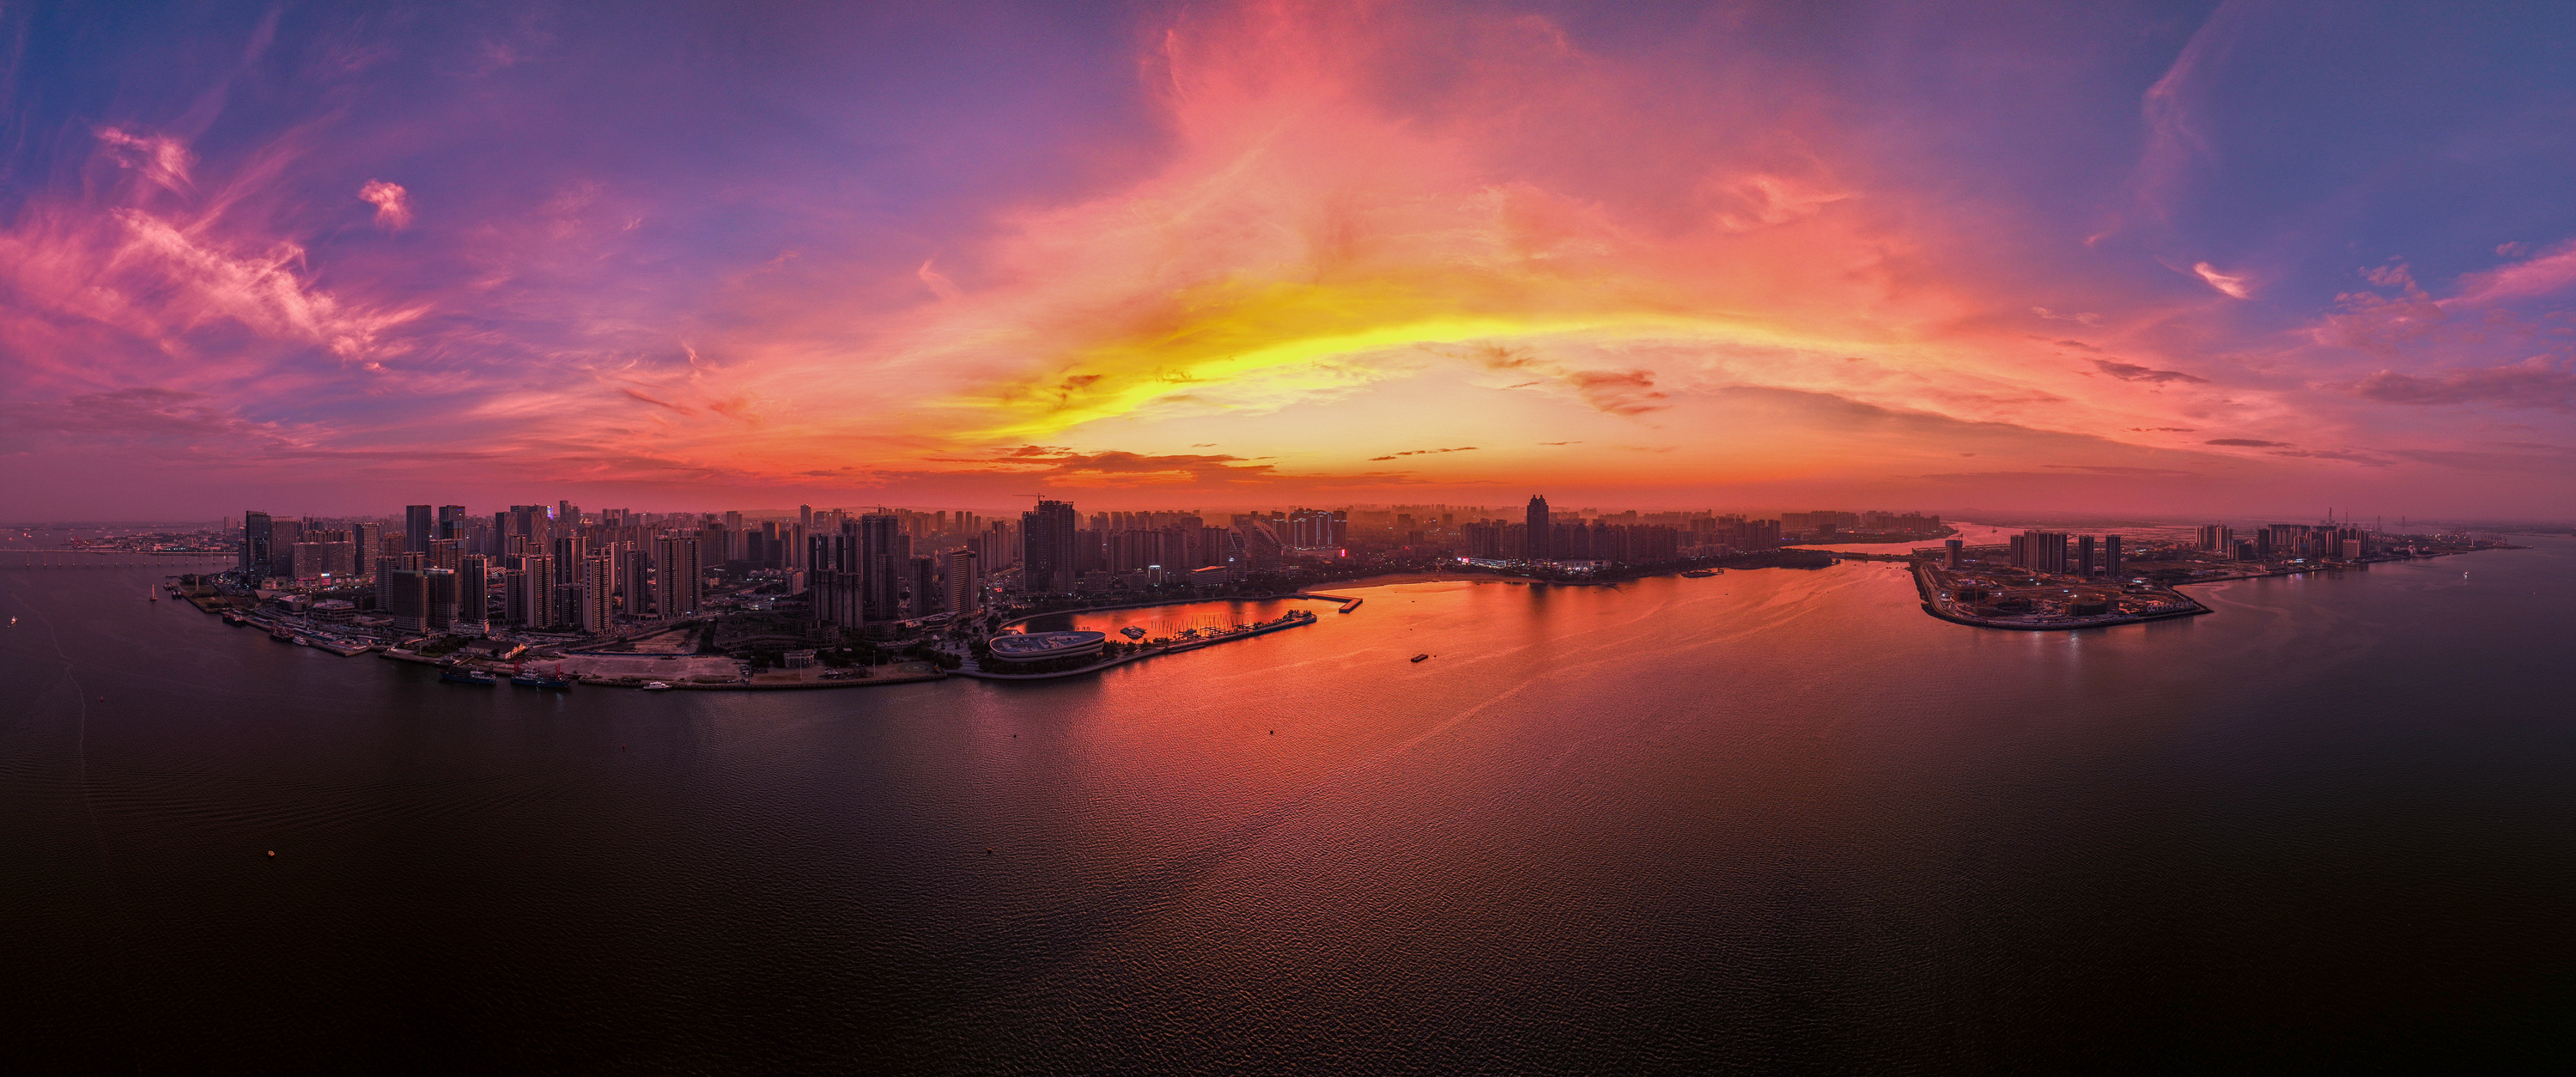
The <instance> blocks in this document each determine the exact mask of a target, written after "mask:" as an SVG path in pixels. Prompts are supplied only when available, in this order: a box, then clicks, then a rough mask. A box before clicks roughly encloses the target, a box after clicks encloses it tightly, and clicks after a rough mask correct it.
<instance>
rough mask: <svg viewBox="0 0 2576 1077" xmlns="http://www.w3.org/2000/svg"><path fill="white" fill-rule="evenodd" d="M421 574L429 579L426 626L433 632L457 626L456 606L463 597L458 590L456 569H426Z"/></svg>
mask: <svg viewBox="0 0 2576 1077" xmlns="http://www.w3.org/2000/svg"><path fill="white" fill-rule="evenodd" d="M421 575H422V576H424V577H427V578H428V581H429V605H428V606H427V607H426V621H425V624H424V627H426V628H428V629H429V630H430V631H432V632H445V631H447V630H449V629H452V628H455V627H456V606H457V602H458V599H459V598H460V597H461V596H459V595H458V594H457V591H456V570H454V569H446V568H433V569H425V570H423V571H422V572H421Z"/></svg>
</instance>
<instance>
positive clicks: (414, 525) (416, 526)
mask: <svg viewBox="0 0 2576 1077" xmlns="http://www.w3.org/2000/svg"><path fill="white" fill-rule="evenodd" d="M433 521H434V518H433V517H431V516H430V511H429V506H427V505H405V506H403V552H405V553H428V552H429V540H430V539H433V538H436V537H437V536H436V535H433V534H431V533H430V532H431V531H432V529H433Z"/></svg>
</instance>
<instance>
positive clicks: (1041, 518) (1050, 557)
mask: <svg viewBox="0 0 2576 1077" xmlns="http://www.w3.org/2000/svg"><path fill="white" fill-rule="evenodd" d="M1076 522H1077V521H1076V518H1075V516H1074V512H1073V503H1072V502H1070V501H1040V502H1038V504H1037V507H1036V508H1034V509H1031V510H1029V511H1027V512H1024V513H1021V514H1020V589H1021V590H1024V591H1037V592H1048V591H1070V590H1072V589H1073V574H1074V538H1073V533H1074V530H1075V526H1076Z"/></svg>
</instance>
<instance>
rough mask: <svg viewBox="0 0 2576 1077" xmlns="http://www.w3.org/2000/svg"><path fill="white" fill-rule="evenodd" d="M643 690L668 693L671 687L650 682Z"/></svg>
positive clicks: (657, 682) (658, 682)
mask: <svg viewBox="0 0 2576 1077" xmlns="http://www.w3.org/2000/svg"><path fill="white" fill-rule="evenodd" d="M644 690H645V691H647V692H668V691H670V690H671V686H670V685H667V684H664V683H662V682H660V681H652V682H649V683H647V684H645V685H644Z"/></svg>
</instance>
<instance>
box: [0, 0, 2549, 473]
mask: <svg viewBox="0 0 2576 1077" xmlns="http://www.w3.org/2000/svg"><path fill="white" fill-rule="evenodd" d="M885 7H886V9H885V10H874V9H869V8H862V7H860V6H857V5H816V6H809V7H793V8H790V7H772V8H760V9H746V8H745V6H743V5H705V6H657V5H583V6H574V7H550V6H544V5H503V6H490V7H466V6H458V5H420V6H387V5H365V4H333V5H304V6H295V7H266V8H264V7H258V6H253V5H248V4H204V5H167V6H143V5H71V4H61V5H37V6H13V7H9V8H6V9H0V108H5V110H6V112H5V123H0V380H5V384H6V387H7V393H6V400H5V408H6V410H5V412H0V453H6V454H7V457H8V462H7V470H8V473H9V475H10V476H11V478H10V482H9V484H8V485H9V491H10V495H11V496H10V497H9V501H10V503H11V504H10V506H9V511H8V512H7V514H6V515H7V516H9V517H12V518H17V519H26V520H37V519H54V518H79V517H87V518H102V517H112V518H139V517H147V516H159V517H179V516H213V515H216V514H220V513H225V512H237V511H239V509H240V508H242V507H244V506H258V507H264V508H268V509H270V510H272V511H277V512H289V513H292V512H308V513H341V512H359V511H381V510H383V509H384V508H385V507H386V506H390V505H397V504H401V503H407V502H410V503H416V502H424V501H430V502H438V503H448V502H462V503H465V504H467V505H469V506H474V507H477V508H483V507H489V506H493V505H497V504H502V503H509V502H528V501H540V502H551V501H552V500H554V499H555V498H558V497H570V498H573V499H575V500H578V501H581V502H583V503H585V504H594V505H599V504H607V505H632V506H634V507H637V508H647V509H716V508H726V507H751V508H758V507H773V506H784V505H793V504H797V503H800V502H802V503H810V504H815V505H863V504H880V503H882V504H895V505H913V506H921V507H963V508H976V509H983V510H988V511H989V510H998V509H1002V508H1006V507H1009V506H1011V505H1014V504H1017V503H1019V501H1020V498H1019V497H1018V495H1022V494H1026V493H1032V492H1039V491H1047V492H1052V493H1055V494H1059V495H1063V496H1070V497H1074V498H1075V499H1077V500H1078V501H1081V502H1084V503H1086V504H1089V505H1095V506H1099V507H1136V508H1145V507H1208V508H1219V507H1235V506H1258V507H1272V506H1287V505H1291V504H1347V503H1372V502H1374V503H1383V502H1398V501H1401V502H1434V501H1438V502H1453V503H1497V504H1500V503H1509V502H1514V501H1516V500H1518V499H1519V498H1522V497H1526V496H1527V494H1528V493H1529V492H1530V491H1532V490H1537V489H1544V490H1547V491H1548V492H1550V494H1551V498H1552V499H1554V500H1559V501H1562V502H1565V503H1568V504H1601V505H1634V506H1672V507H1682V506H1693V507H1710V506H1714V507H1739V508H1780V507H1798V506H1842V507H1848V508H1861V507H1887V508H1926V509H1933V510H1943V509H1948V510H1957V509H1960V508H1965V507H1986V508H1998V509H2008V508H2026V509H2049V508H2055V509H2066V510H2075V511H2123V512H2140V513H2169V514H2179V515H2195V514H2220V513H2227V514H2244V515H2264V514H2276V515H2284V516H2285V518H2290V515H2291V514H2295V517H2296V518H2305V517H2307V516H2311V515H2315V514H2316V513H2318V512H2320V511H2322V509H2323V508H2324V507H2325V506H2326V505H2329V504H2332V505H2337V506H2350V507H2353V508H2356V509H2359V510H2361V511H2363V512H2365V513H2379V514H2384V515H2387V516H2390V517H2395V516H2398V515H2401V514H2405V515H2413V516H2443V515H2449V516H2511V517H2525V518H2536V517H2550V518H2556V517H2568V516H2576V199H2570V198H2569V197H2568V192H2570V191H2576V7H2571V6H2568V5H2519V6H2516V5H2451V6H2411V5H2410V6H2397V5H2374V4H2334V5H2307V6H2272V5H2261V6H2245V5H2237V4H2224V5H2216V6H2211V5H2174V4H2157V5H2146V6H2122V5H2028V6H2008V5H1984V6H1962V5H1952V4H1942V5H1930V4H1911V5H1835V6H1817V5H1787V4H1779V5H1744V6H1734V5H1718V6H1710V5H1686V6H1674V7H1669V8H1666V7H1656V6H1650V5H1637V4H1618V5H1579V6H1578V5H1567V6H1555V5H1537V6H1506V5H1496V4H1473V5H1442V4H1401V3H1398V4H1362V5H1350V6H1340V5H1310V4H1278V5H1264V4H1250V5H1231V4H1194V5H1183V6H1165V5H1133V6H1123V7H1118V6H1110V5H1099V4H1069V5H1063V6H1060V7H1056V8H1051V9H1050V8H1040V7H1032V6H1011V7H976V6H972V5H958V4H943V5H909V6H904V7H901V8H896V7H894V6H885Z"/></svg>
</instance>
